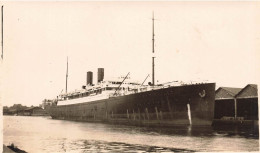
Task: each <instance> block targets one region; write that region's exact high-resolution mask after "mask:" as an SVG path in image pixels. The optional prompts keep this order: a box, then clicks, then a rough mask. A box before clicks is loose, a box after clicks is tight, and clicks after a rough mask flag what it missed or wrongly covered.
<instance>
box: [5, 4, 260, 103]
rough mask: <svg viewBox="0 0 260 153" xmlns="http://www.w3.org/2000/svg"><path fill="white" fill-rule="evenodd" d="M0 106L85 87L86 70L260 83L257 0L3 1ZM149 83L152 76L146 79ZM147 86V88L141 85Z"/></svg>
mask: <svg viewBox="0 0 260 153" xmlns="http://www.w3.org/2000/svg"><path fill="white" fill-rule="evenodd" d="M3 4H4V60H3V61H2V63H1V64H2V65H1V67H3V68H2V70H4V71H2V74H1V77H2V81H3V82H2V85H1V87H2V97H3V98H1V101H2V103H3V105H7V106H10V105H13V104H15V103H21V104H23V105H27V106H31V105H39V104H40V103H41V102H42V100H43V99H45V98H54V97H56V96H57V95H58V94H59V93H60V92H61V91H62V90H65V74H66V58H67V56H68V57H69V79H68V90H69V91H71V90H75V89H79V88H81V86H82V85H84V84H85V83H86V72H87V71H93V73H94V76H93V77H94V82H96V80H97V79H96V77H97V68H99V67H102V68H105V78H108V77H117V76H125V75H126V74H127V73H128V72H130V76H131V78H133V79H135V80H139V81H140V82H142V81H143V80H144V79H145V77H146V76H147V75H148V74H151V72H152V60H151V52H152V20H151V19H152V12H153V11H154V14H155V18H156V19H157V20H156V21H155V52H156V59H155V80H158V82H160V83H163V82H167V81H174V80H183V81H192V80H208V81H209V82H216V85H217V87H219V86H231V87H244V86H245V85H246V84H248V83H257V82H258V80H259V79H258V78H260V76H259V74H257V72H260V62H259V59H260V58H259V57H260V47H259V45H260V7H259V6H260V5H259V4H260V3H259V2H251V3H249V2H217V3H216V2H4V3H3ZM148 81H151V77H150V78H149V79H148ZM146 83H147V82H146Z"/></svg>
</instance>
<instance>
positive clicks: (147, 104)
mask: <svg viewBox="0 0 260 153" xmlns="http://www.w3.org/2000/svg"><path fill="white" fill-rule="evenodd" d="M204 91H205V94H203V93H204ZM214 100H215V83H206V84H194V85H185V86H176V87H169V88H164V89H159V90H152V91H147V92H141V93H136V94H131V95H126V96H120V97H114V98H109V99H106V100H99V101H94V102H85V103H81V104H72V105H64V106H51V107H50V108H49V113H50V115H51V117H52V118H54V119H64V120H75V121H90V122H91V121H93V122H106V123H115V124H132V125H143V126H176V125H190V120H189V117H188V107H187V104H189V105H190V112H191V123H192V125H199V126H204V125H211V124H212V120H213V117H214Z"/></svg>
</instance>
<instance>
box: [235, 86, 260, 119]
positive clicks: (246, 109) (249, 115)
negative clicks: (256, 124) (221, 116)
mask: <svg viewBox="0 0 260 153" xmlns="http://www.w3.org/2000/svg"><path fill="white" fill-rule="evenodd" d="M235 98H236V99H237V116H238V117H243V118H244V119H245V120H258V93H257V85H256V84H248V85H247V86H245V87H244V88H243V89H242V90H241V91H240V92H239V93H238V94H237V95H236V97H235Z"/></svg>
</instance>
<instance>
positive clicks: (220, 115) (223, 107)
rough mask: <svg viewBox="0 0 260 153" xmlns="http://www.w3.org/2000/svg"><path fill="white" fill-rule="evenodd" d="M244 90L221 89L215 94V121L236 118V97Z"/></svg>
mask: <svg viewBox="0 0 260 153" xmlns="http://www.w3.org/2000/svg"><path fill="white" fill-rule="evenodd" d="M241 90H242V88H232V87H219V88H218V89H217V90H216V94H215V111H214V112H215V113H214V118H215V119H234V118H235V105H236V103H235V96H236V95H237V94H238V93H239V92H240V91H241Z"/></svg>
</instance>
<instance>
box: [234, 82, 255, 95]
mask: <svg viewBox="0 0 260 153" xmlns="http://www.w3.org/2000/svg"><path fill="white" fill-rule="evenodd" d="M257 97H258V94H257V85H256V84H248V85H247V86H245V87H244V88H243V89H242V90H241V91H240V92H239V93H238V94H237V95H236V98H257Z"/></svg>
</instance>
